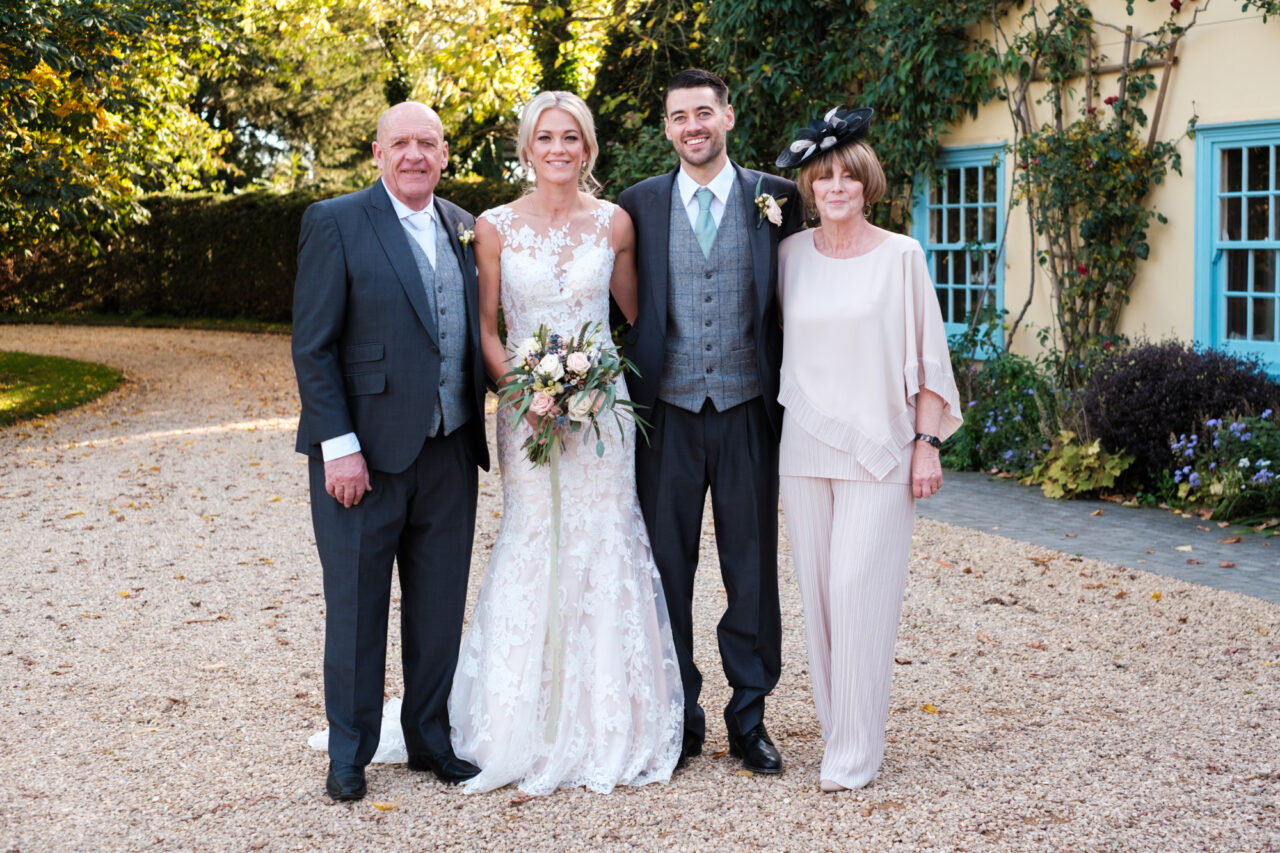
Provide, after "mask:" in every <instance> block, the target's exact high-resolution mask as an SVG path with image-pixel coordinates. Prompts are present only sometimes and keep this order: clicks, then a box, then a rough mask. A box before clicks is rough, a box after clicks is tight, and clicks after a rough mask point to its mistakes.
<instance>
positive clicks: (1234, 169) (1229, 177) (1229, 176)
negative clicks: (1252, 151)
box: [1222, 148, 1241, 193]
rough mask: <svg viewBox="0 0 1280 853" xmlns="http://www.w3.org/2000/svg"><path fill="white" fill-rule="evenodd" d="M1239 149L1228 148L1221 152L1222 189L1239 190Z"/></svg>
mask: <svg viewBox="0 0 1280 853" xmlns="http://www.w3.org/2000/svg"><path fill="white" fill-rule="evenodd" d="M1240 154H1241V152H1240V149H1239V148H1228V149H1226V150H1224V151H1223V152H1222V190H1223V192H1229V193H1238V192H1240Z"/></svg>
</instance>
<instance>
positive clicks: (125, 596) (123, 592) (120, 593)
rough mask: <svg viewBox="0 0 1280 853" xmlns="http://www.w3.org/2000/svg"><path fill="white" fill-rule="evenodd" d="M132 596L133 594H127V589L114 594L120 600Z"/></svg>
mask: <svg viewBox="0 0 1280 853" xmlns="http://www.w3.org/2000/svg"><path fill="white" fill-rule="evenodd" d="M132 594H133V593H131V592H129V590H127V589H122V590H120V591H119V592H117V593H116V595H118V596H120V597H121V598H128V597H129V596H130V595H132Z"/></svg>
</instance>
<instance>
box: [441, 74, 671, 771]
mask: <svg viewBox="0 0 1280 853" xmlns="http://www.w3.org/2000/svg"><path fill="white" fill-rule="evenodd" d="M517 146H518V150H519V155H520V160H521V162H522V163H523V164H524V165H525V166H526V167H527V168H528V169H529V170H530V171H531V172H532V174H533V178H534V182H535V183H534V187H533V190H532V191H531V192H529V193H528V194H526V195H525V196H524V197H522V198H521V199H519V200H518V201H516V202H513V203H512V204H510V205H504V206H501V207H497V208H494V209H493V210H489V211H486V212H485V213H483V214H482V215H481V216H480V217H479V218H478V219H477V220H476V226H475V251H476V264H477V267H478V271H479V276H480V310H481V315H480V330H481V331H480V334H481V342H482V348H483V352H484V361H485V369H486V370H487V372H488V373H489V376H490V377H492V378H493V379H494V380H495V381H499V382H500V381H501V379H502V377H503V375H504V374H505V373H506V372H507V370H508V369H509V365H508V362H509V359H510V355H509V353H508V351H507V350H506V348H505V347H504V346H503V344H502V342H501V341H500V339H499V335H498V305H499V302H501V304H502V309H503V317H504V319H505V321H506V326H507V337H508V340H509V341H512V342H514V341H521V340H524V339H526V338H529V337H531V336H532V335H533V334H534V333H535V332H536V331H537V330H538V327H539V326H540V325H545V326H546V327H547V329H548V330H549V331H551V332H558V333H560V334H562V335H565V336H570V335H574V334H576V333H577V332H578V330H580V329H581V328H582V327H583V325H584V324H585V323H594V322H599V323H600V324H601V327H602V328H603V329H605V330H607V329H608V322H609V295H610V293H612V295H613V297H614V299H615V301H616V302H617V304H618V306H619V307H620V308H621V309H622V312H623V314H624V315H626V317H627V318H628V319H633V318H634V317H635V313H636V273H635V258H634V252H635V233H634V231H633V229H632V225H631V219H630V217H628V216H627V214H626V213H625V212H624V211H622V210H621V209H620V208H618V207H615V206H614V205H612V204H610V203H609V202H606V201H602V200H599V199H596V198H594V197H593V196H592V195H590V194H589V193H588V192H585V191H583V189H582V188H583V187H585V186H587V185H589V184H593V183H594V178H592V175H591V169H592V166H593V165H594V164H595V159H596V155H597V153H598V152H599V147H598V145H597V143H596V138H595V128H594V123H593V121H592V118H591V113H590V111H589V110H588V109H587V106H586V104H585V103H583V101H582V100H581V99H580V98H578V97H577V96H576V95H573V94H570V93H567V92H543V93H541V94H540V95H538V96H537V97H535V98H534V99H533V100H532V101H531V102H530V103H529V104H528V106H527V107H525V110H524V114H523V116H522V117H521V120H520V131H519V136H518V139H517ZM618 385H619V387H618V389H617V390H618V396H619V397H620V398H625V397H626V396H627V391H626V388H625V383H624V382H623V380H622V379H619V380H618ZM511 420H512V418H511V413H510V412H509V411H508V410H505V409H503V410H500V411H499V412H498V423H497V440H498V455H499V460H500V463H501V466H502V482H503V514H502V526H501V529H500V531H499V533H498V539H497V542H496V543H495V544H494V547H493V552H492V554H491V555H490V558H489V567H488V570H487V572H486V575H485V578H484V582H483V585H482V586H481V589H480V597H479V600H478V603H477V604H476V610H475V614H474V616H473V618H472V622H471V626H470V629H469V630H468V632H467V635H466V637H465V638H464V640H463V643H462V653H461V656H460V658H459V661H458V668H457V673H456V675H455V677H454V683H453V691H452V693H451V694H450V697H449V718H450V720H451V724H452V727H453V746H454V751H455V752H456V753H457V755H458V756H459V757H460V758H462V759H465V760H469V761H472V762H474V763H475V764H477V765H479V766H480V768H481V772H480V775H478V776H476V777H475V778H473V779H471V780H470V781H469V782H467V783H466V784H465V787H466V790H468V791H489V790H493V789H495V788H500V787H502V786H504V785H508V784H512V783H514V784H516V785H518V786H519V788H520V789H521V790H522V791H524V792H526V793H529V794H546V793H549V792H551V791H553V790H555V789H556V788H561V787H575V786H579V785H584V786H586V787H588V788H590V789H592V790H594V791H600V792H608V791H610V790H612V788H613V787H614V786H615V785H642V784H645V783H648V782H654V781H665V780H667V779H669V778H670V777H671V772H672V770H673V768H674V767H675V764H676V760H677V759H678V758H679V755H680V746H681V736H682V735H681V733H682V726H683V723H682V718H683V708H684V698H683V691H682V688H681V684H680V675H679V669H678V668H677V665H676V658H675V648H674V645H673V642H672V639H671V623H670V619H669V617H668V615H667V608H666V603H665V600H664V598H663V595H662V589H661V586H660V581H659V580H658V573H657V570H656V569H655V567H654V564H653V558H652V555H651V551H650V547H649V538H648V535H647V533H646V531H645V525H644V519H643V517H642V516H641V513H640V506H639V503H638V502H637V499H636V487H635V474H634V470H635V469H634V461H633V459H634V456H633V455H634V452H635V441H636V434H635V425H634V424H633V423H631V422H630V421H628V420H626V419H625V418H624V419H623V425H622V428H621V429H619V427H618V425H617V422H616V421H615V419H614V418H612V417H605V418H603V419H602V420H601V426H602V429H603V431H604V433H605V434H604V436H603V438H604V445H605V452H604V454H603V456H597V454H596V446H595V441H594V440H593V441H592V442H590V443H589V444H583V443H582V441H581V440H580V439H579V438H578V437H577V436H576V435H569V436H567V437H566V440H565V445H564V450H563V452H562V454H561V456H560V462H559V465H560V474H559V480H560V497H559V499H560V517H561V527H560V534H559V560H558V565H557V566H556V567H554V568H555V570H554V571H552V567H551V566H550V555H551V550H552V549H551V541H550V531H549V521H548V520H549V519H550V518H551V515H552V513H551V505H552V495H551V479H550V476H549V474H548V469H547V468H546V467H533V466H532V465H531V464H530V463H529V462H528V461H527V459H526V458H525V456H524V454H523V452H522V450H521V445H522V444H523V442H524V441H525V439H526V438H528V436H529V435H530V433H531V427H532V424H533V423H534V421H533V416H532V415H529V416H527V417H526V419H525V420H521V421H520V422H519V423H517V424H516V425H514V426H513V425H512V423H511ZM553 577H554V578H555V586H556V589H554V590H553V589H552V588H551V584H552V578H553ZM552 608H554V612H553V611H552Z"/></svg>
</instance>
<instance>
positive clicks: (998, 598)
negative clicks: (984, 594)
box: [982, 595, 1009, 607]
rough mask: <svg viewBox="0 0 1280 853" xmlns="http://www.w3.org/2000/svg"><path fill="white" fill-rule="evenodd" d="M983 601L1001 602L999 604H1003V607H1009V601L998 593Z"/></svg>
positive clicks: (988, 602) (989, 602) (985, 602)
mask: <svg viewBox="0 0 1280 853" xmlns="http://www.w3.org/2000/svg"><path fill="white" fill-rule="evenodd" d="M982 603H983V604H999V605H1001V606H1003V607H1008V606H1009V605H1008V603H1007V602H1006V601H1005V600H1004V599H1003V598H1001V597H1000V596H998V595H993V596H991V597H990V598H988V599H987V600H986V601H984V602H982Z"/></svg>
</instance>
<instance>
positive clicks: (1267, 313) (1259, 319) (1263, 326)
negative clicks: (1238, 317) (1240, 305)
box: [1253, 297, 1276, 341]
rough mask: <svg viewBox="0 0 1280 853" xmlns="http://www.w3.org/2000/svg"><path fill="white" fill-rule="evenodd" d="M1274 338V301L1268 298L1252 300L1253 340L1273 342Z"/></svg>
mask: <svg viewBox="0 0 1280 853" xmlns="http://www.w3.org/2000/svg"><path fill="white" fill-rule="evenodd" d="M1275 338H1276V301H1275V300H1274V299H1272V298H1270V297H1266V298H1264V299H1255V300H1253V339H1254V340H1255V341H1274V340H1275Z"/></svg>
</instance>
